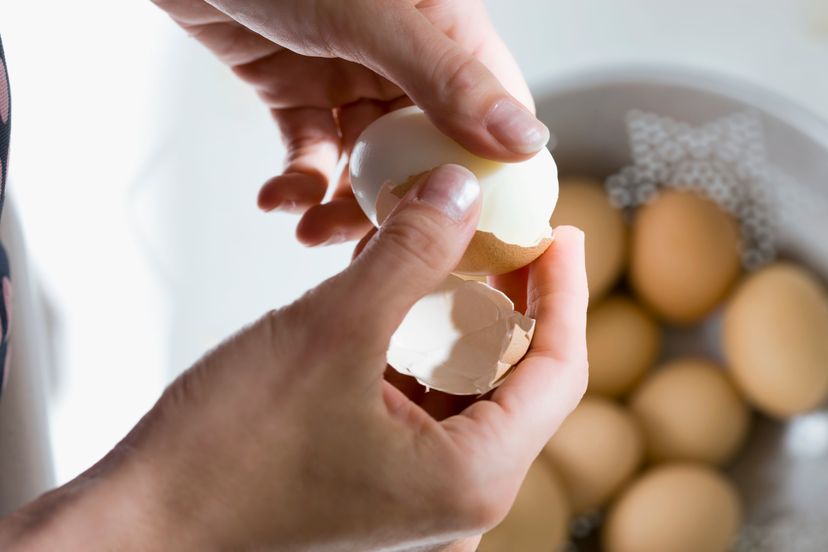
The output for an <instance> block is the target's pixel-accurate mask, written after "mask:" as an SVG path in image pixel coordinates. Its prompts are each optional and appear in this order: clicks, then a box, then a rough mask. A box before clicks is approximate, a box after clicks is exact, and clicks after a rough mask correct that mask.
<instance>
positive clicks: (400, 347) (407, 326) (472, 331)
mask: <svg viewBox="0 0 828 552" xmlns="http://www.w3.org/2000/svg"><path fill="white" fill-rule="evenodd" d="M534 329H535V321H534V320H532V319H531V318H529V317H527V316H524V315H523V314H521V313H519V312H515V310H514V304H513V303H512V301H511V300H510V299H509V298H508V297H507V296H506V295H504V294H503V293H502V292H500V291H498V290H496V289H493V288H491V287H489V286H488V285H486V284H484V283H483V282H479V281H474V280H464V279H462V278H460V277H457V276H449V277H448V279H446V280H445V281H444V282H443V284H442V285H441V286H440V287H439V288H438V289H436V290H434V291H433V292H432V293H430V294H428V295H426V296H425V297H424V298H422V299H420V300H419V301H418V302H417V303H415V304H414V306H413V307H412V308H411V310H410V311H409V312H408V314H407V315H406V317H405V318H404V319H403V322H402V324H401V325H400V326H399V328H398V329H397V331H396V332H395V333H394V335H393V336H392V337H391V344H390V346H389V348H388V356H387V358H388V364H390V365H391V366H392V367H393V368H394V369H395V370H397V371H398V372H400V373H402V374H406V375H409V376H413V377H415V378H417V381H419V382H420V383H421V384H423V385H424V386H426V387H428V388H430V389H437V390H439V391H445V392H446V393H452V394H454V395H474V394H482V393H485V392H487V391H489V390H490V389H493V388H494V387H497V385H499V384H500V383H501V382H502V381H503V378H504V377H505V376H506V374H507V373H508V372H509V369H510V368H511V367H512V366H513V365H514V364H516V363H517V362H518V361H519V360H520V359H521V358H522V357H523V355H525V354H526V351H527V350H528V348H529V344H530V342H531V341H532V334H533V332H534Z"/></svg>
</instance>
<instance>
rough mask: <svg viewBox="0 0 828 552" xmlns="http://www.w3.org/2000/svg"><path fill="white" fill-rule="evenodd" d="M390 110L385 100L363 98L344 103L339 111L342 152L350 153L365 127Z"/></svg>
mask: <svg viewBox="0 0 828 552" xmlns="http://www.w3.org/2000/svg"><path fill="white" fill-rule="evenodd" d="M387 112H388V107H387V105H386V103H385V102H379V101H375V100H367V99H362V100H359V101H357V102H354V103H350V104H347V105H343V106H342V107H341V108H340V109H339V112H338V115H339V129H340V132H341V133H342V152H343V153H346V154H349V153H351V150H352V149H354V144H355V143H356V141H357V138H359V135H360V134H362V131H363V130H365V127H367V126H368V125H370V124H371V123H373V122H374V121H376V120H377V119H378V118H380V117H382V116H383V115H385V114H386V113H387Z"/></svg>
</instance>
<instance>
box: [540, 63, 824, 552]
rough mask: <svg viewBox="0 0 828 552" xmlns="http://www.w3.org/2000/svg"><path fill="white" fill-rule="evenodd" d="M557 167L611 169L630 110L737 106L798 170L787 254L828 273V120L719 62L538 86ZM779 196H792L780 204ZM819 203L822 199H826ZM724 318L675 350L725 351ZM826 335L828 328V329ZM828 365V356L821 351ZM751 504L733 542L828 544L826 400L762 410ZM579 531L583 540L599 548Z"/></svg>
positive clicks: (752, 451) (695, 118)
mask: <svg viewBox="0 0 828 552" xmlns="http://www.w3.org/2000/svg"><path fill="white" fill-rule="evenodd" d="M536 98H537V100H538V114H539V116H540V118H541V119H542V120H543V121H544V122H545V123H546V124H547V125H548V126H549V128H550V129H551V131H552V134H553V143H552V145H551V147H552V149H553V153H554V155H555V159H556V161H557V162H558V166H559V169H560V171H561V173H562V174H567V173H569V174H589V175H594V176H599V177H606V176H608V175H610V174H613V173H615V172H616V171H618V170H619V169H621V168H622V167H624V166H626V165H628V164H630V163H631V156H630V149H629V142H628V137H627V127H626V117H627V114H628V112H630V111H631V110H641V111H645V112H652V113H657V114H659V115H662V116H667V117H671V118H673V119H675V120H678V121H682V122H686V123H689V124H690V125H694V126H696V125H702V124H705V123H709V122H712V121H714V120H716V119H719V118H721V117H724V116H727V115H731V114H734V113H737V112H745V111H748V112H752V113H754V114H756V115H757V116H758V117H759V119H760V120H761V123H762V126H763V129H764V138H765V146H766V151H767V156H768V159H769V161H770V162H771V163H772V164H774V165H775V166H777V167H778V168H779V169H781V170H782V171H784V172H785V173H786V174H787V175H789V176H790V177H792V180H791V182H789V183H788V184H787V185H790V186H793V187H795V189H793V190H791V191H792V192H793V194H794V196H796V197H800V198H801V197H806V198H808V200H807V201H806V202H805V203H807V204H809V205H810V212H809V213H808V214H807V215H806V216H802V217H795V220H796V222H794V223H793V224H792V225H791V226H788V227H785V228H782V229H781V230H780V233H779V243H780V249H781V251H782V254H783V255H785V256H788V257H792V258H795V259H797V260H799V261H801V262H803V263H804V264H806V265H807V266H809V267H810V268H811V269H812V270H814V271H815V272H816V273H817V274H819V275H820V276H821V277H822V279H823V281H828V124H827V123H826V122H825V121H822V120H820V119H819V118H818V117H816V116H814V115H813V114H811V113H809V112H807V111H806V110H805V109H802V108H800V107H798V106H797V105H795V104H793V103H792V102H790V101H788V100H786V99H784V98H782V97H779V96H777V95H775V94H773V93H770V92H767V91H765V90H761V89H759V88H756V87H754V86H751V85H749V84H745V83H743V82H739V81H737V80H733V79H731V78H727V77H724V76H721V75H717V74H710V73H706V72H701V71H698V70H683V69H677V68H664V67H619V68H612V69H606V70H598V71H591V72H587V73H581V74H578V75H573V76H570V77H568V78H565V79H561V80H559V81H556V82H552V83H549V84H547V85H546V86H545V87H543V88H541V90H540V92H539V93H536ZM776 207H777V208H787V207H785V206H776ZM823 209H824V210H823ZM716 326H717V321H716V320H715V318H714V320H712V321H711V322H710V323H709V324H708V325H707V327H706V328H703V329H700V330H699V331H697V332H695V333H692V332H691V333H689V334H688V333H687V332H673V333H672V334H671V335H670V336H669V340H668V354H670V353H671V352H672V353H675V352H676V351H678V350H688V349H689V350H693V349H694V348H697V347H701V348H703V349H705V350H706V351H708V352H711V353H713V354H717V353H718V343H717V341H718V340H717V338H716V337H717V334H718V332H717V331H716ZM826 339H828V336H826ZM826 370H828V359H826ZM729 471H730V472H731V474H732V476H733V478H734V479H735V481H736V483H737V485H738V486H739V489H740V491H741V494H742V497H743V498H744V500H745V505H746V509H747V520H746V526H745V530H744V531H743V535H742V537H741V538H740V541H739V543H737V546H736V549H737V550H751V551H753V550H774V551H776V550H798V551H799V550H825V549H828V524H826V523H825V521H826V520H828V409H823V410H821V411H819V412H816V413H813V414H810V415H807V416H803V417H800V418H798V419H795V420H791V421H789V422H787V423H784V424H782V423H779V422H774V421H771V420H768V419H766V418H764V417H761V416H757V417H756V424H755V425H754V427H753V430H752V433H751V437H750V441H749V444H748V446H747V448H746V450H745V451H744V453H743V454H742V455H741V456H740V457H739V458H738V459H737V460H736V462H735V463H734V464H733V465H732V466H731V467H730V468H729ZM594 546H595V545H594V543H589V542H587V543H583V544H581V545H579V549H584V550H587V549H589V550H591V549H594V548H593V547H594Z"/></svg>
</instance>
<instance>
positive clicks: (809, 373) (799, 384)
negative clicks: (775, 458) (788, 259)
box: [723, 263, 828, 417]
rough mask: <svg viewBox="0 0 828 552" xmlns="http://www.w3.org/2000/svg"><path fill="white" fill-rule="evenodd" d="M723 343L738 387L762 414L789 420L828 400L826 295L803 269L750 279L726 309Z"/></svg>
mask: <svg viewBox="0 0 828 552" xmlns="http://www.w3.org/2000/svg"><path fill="white" fill-rule="evenodd" d="M723 341H724V349H725V355H726V357H727V360H728V364H729V367H730V369H731V373H732V375H733V379H734V381H735V382H736V385H737V386H738V387H739V389H741V391H742V392H743V393H744V394H745V395H746V396H747V398H748V400H749V401H750V402H751V403H753V405H754V406H756V407H757V408H758V409H760V410H761V411H762V412H764V413H765V414H768V415H770V416H776V417H786V416H793V415H796V414H800V413H803V412H807V411H809V410H812V409H813V408H815V407H817V406H819V405H820V404H822V403H823V402H824V401H825V399H826V397H828V294H826V290H825V288H824V287H823V286H822V285H821V284H820V283H819V281H818V280H817V279H816V278H815V277H814V276H813V275H812V274H810V273H809V272H807V271H806V270H804V269H803V268H801V267H798V266H795V265H793V264H790V263H778V264H775V265H771V266H769V267H766V268H764V269H762V270H760V271H759V272H757V273H755V274H753V275H752V276H750V277H748V278H747V279H746V280H745V281H744V282H743V283H742V284H741V285H740V287H739V288H738V289H737V291H736V293H735V294H734V296H733V298H732V299H731V301H730V303H729V305H728V306H727V308H726V310H725V317H724V331H723Z"/></svg>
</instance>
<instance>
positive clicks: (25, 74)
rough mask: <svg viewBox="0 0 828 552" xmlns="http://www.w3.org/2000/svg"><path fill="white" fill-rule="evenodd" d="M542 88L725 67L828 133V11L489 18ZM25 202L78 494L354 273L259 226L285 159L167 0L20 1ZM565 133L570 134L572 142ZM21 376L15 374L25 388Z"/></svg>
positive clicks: (533, 10)
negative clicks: (141, 428) (233, 360)
mask: <svg viewBox="0 0 828 552" xmlns="http://www.w3.org/2000/svg"><path fill="white" fill-rule="evenodd" d="M488 4H489V7H490V10H491V14H492V18H493V20H494V22H495V24H496V26H497V27H498V28H499V30H500V32H501V33H502V35H503V37H504V39H505V41H506V42H507V44H508V45H509V46H510V47H511V48H512V50H513V52H514V54H515V56H516V58H517V60H518V62H519V63H520V65H521V66H522V68H523V70H524V71H525V74H526V76H527V78H528V80H529V82H530V84H531V85H532V86H533V87H535V88H536V89H539V90H540V89H543V87H544V85H545V83H548V82H550V81H554V80H555V79H557V78H560V77H562V76H565V75H567V74H570V73H572V72H574V71H580V70H584V69H588V68H593V67H603V66H608V65H613V64H619V63H642V62H658V63H670V64H678V65H682V66H688V67H694V68H704V69H712V70H715V71H718V72H722V73H726V74H729V75H732V76H735V77H738V78H741V79H743V80H746V81H748V82H751V83H754V84H757V85H759V86H761V87H763V88H766V89H769V90H771V91H773V92H776V93H779V94H781V95H783V96H786V97H789V98H791V99H793V100H795V101H796V102H798V103H799V104H801V105H802V106H804V107H806V108H808V109H810V110H811V111H812V112H814V113H815V114H817V115H819V116H821V117H823V118H828V70H826V60H828V2H826V1H825V0H696V1H695V2H685V1H683V0H661V1H659V2H652V1H650V0H621V1H619V0H580V1H578V2H571V1H566V0H509V1H508V2H506V1H497V0H490V1H489V2H488ZM0 18H1V19H0V33H2V36H3V41H4V46H5V49H6V56H7V62H8V67H9V70H10V72H11V85H12V95H13V102H14V131H13V139H12V161H11V164H10V184H9V185H10V189H11V192H10V194H11V196H12V198H13V201H14V202H15V203H16V204H17V207H18V209H19V211H20V216H21V219H22V223H23V229H24V232H25V235H26V239H27V241H28V247H29V251H30V254H31V260H32V263H33V266H34V268H35V272H36V277H37V282H38V285H39V286H40V287H41V288H42V291H43V294H44V296H45V298H46V299H47V309H48V320H49V323H50V325H51V335H52V336H53V339H54V343H53V345H54V346H53V353H52V356H53V363H52V365H53V370H52V373H51V374H50V378H49V381H50V389H49V396H50V398H49V403H50V421H51V424H50V425H51V428H50V430H51V440H52V445H53V453H54V458H55V468H56V474H57V479H58V482H63V481H66V480H68V479H70V478H72V477H74V476H75V475H77V474H78V473H79V472H80V471H82V470H83V469H85V468H86V467H88V466H89V465H91V464H92V463H93V462H94V461H96V460H97V459H98V458H100V457H101V456H102V455H103V454H104V453H105V452H106V451H107V450H109V449H110V448H111V447H112V446H113V445H114V444H115V443H116V442H117V440H118V439H119V438H120V437H122V436H123V435H124V434H125V433H126V432H127V431H128V430H129V429H130V427H131V426H132V425H133V424H134V423H135V422H136V421H137V420H138V419H139V418H140V416H141V415H142V414H143V413H144V412H145V411H146V410H147V409H148V408H149V407H150V406H151V405H152V404H153V402H154V401H155V399H156V398H157V397H158V395H159V393H160V392H161V390H162V389H163V387H164V386H165V385H166V384H167V382H169V381H170V379H171V378H173V377H174V376H175V375H176V374H177V373H179V372H180V371H181V370H183V369H185V368H186V367H187V366H188V365H189V364H191V363H192V362H193V361H194V360H196V359H197V358H198V357H199V356H200V355H201V354H202V353H203V352H204V351H206V350H207V349H209V348H211V347H213V346H214V345H216V344H217V343H218V342H219V340H221V339H222V338H223V337H225V336H227V335H228V334H230V333H231V332H233V331H235V330H236V329H238V328H239V327H241V326H242V325H244V324H245V323H248V322H250V321H252V320H254V319H255V318H257V317H258V316H259V315H261V314H262V313H263V312H265V311H266V310H267V309H270V308H273V307H278V306H280V305H283V304H285V303H287V302H289V301H291V300H293V299H294V298H296V297H297V296H299V295H300V294H301V293H302V292H303V291H305V290H306V289H308V288H310V287H312V286H313V285H315V284H316V283H317V282H319V281H321V280H322V279H324V278H326V277H327V276H329V275H331V274H333V273H335V272H336V271H338V270H339V269H341V268H342V267H343V266H345V264H346V263H347V262H348V259H349V256H350V246H347V245H345V246H335V247H329V248H322V249H314V250H308V249H305V248H303V247H301V246H299V245H298V244H296V242H295V240H294V239H293V227H294V224H295V218H294V217H292V216H289V215H284V214H275V215H266V214H263V213H261V212H259V211H258V210H257V208H256V204H255V199H256V193H257V191H258V187H259V186H260V184H261V183H262V182H264V181H265V180H266V179H267V178H269V177H270V176H273V175H274V174H276V173H277V172H278V171H279V168H280V165H281V159H282V156H283V148H282V146H281V144H280V141H279V137H278V134H277V132H276V130H275V127H274V125H273V124H272V123H271V121H270V119H269V117H268V113H267V111H266V110H265V109H264V108H263V107H262V106H261V105H260V104H259V103H258V100H257V99H256V97H255V95H254V94H253V93H252V92H251V91H250V90H249V89H248V88H246V86H244V85H243V84H241V83H240V82H238V81H237V80H236V79H235V78H234V77H233V75H232V74H231V73H230V71H229V70H227V69H226V68H225V67H224V66H222V65H221V64H220V63H218V62H217V61H215V60H214V59H213V58H212V56H211V55H210V54H209V53H208V52H207V51H206V50H204V49H203V48H202V47H201V46H199V45H198V44H196V43H195V42H194V41H193V40H191V39H189V38H188V37H187V36H186V35H185V34H184V33H183V32H182V31H181V30H180V29H178V28H177V27H176V26H175V25H174V24H173V23H172V22H171V21H169V20H168V19H167V17H166V16H165V15H164V14H162V13H161V12H160V10H158V9H157V8H155V6H153V5H152V3H151V2H149V1H148V0H133V1H131V2H111V1H107V0H84V1H83V2H71V3H70V2H61V1H58V0H46V1H45V2H31V1H29V0H3V5H2V9H0ZM553 130H554V129H553ZM12 377H14V374H12Z"/></svg>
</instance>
